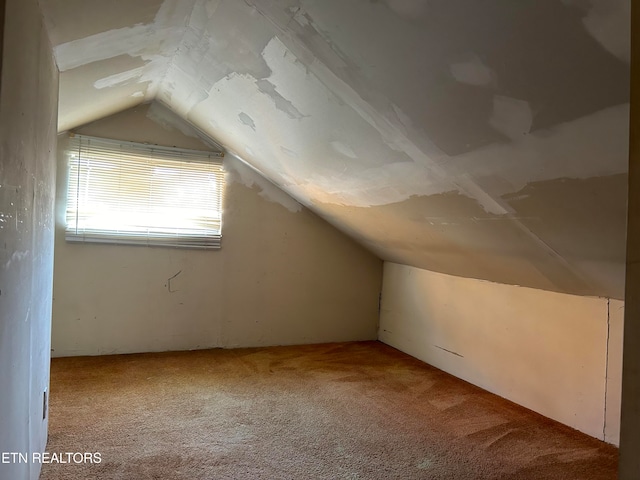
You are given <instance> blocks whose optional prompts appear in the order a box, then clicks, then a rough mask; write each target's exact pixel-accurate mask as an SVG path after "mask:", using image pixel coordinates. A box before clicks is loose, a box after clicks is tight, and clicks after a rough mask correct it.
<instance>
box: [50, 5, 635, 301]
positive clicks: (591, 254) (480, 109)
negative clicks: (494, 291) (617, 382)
mask: <svg viewBox="0 0 640 480" xmlns="http://www.w3.org/2000/svg"><path fill="white" fill-rule="evenodd" d="M41 4H42V8H43V11H44V14H45V19H46V23H47V25H48V29H49V33H50V36H51V39H52V42H53V44H54V47H55V55H56V59H57V62H58V66H59V68H60V71H61V77H60V117H59V128H60V130H61V131H64V130H68V129H73V128H75V127H78V126H80V125H82V124H85V123H87V122H90V121H93V120H96V119H99V118H102V117H105V116H108V115H111V114H113V113H116V112H119V111H122V110H124V109H127V108H129V107H132V106H135V105H137V104H140V103H143V102H149V101H152V100H157V101H159V102H161V103H162V104H164V105H165V106H167V107H168V108H169V109H171V110H172V111H173V112H175V113H176V114H178V115H179V116H180V117H182V118H183V119H184V120H187V121H188V122H189V123H190V124H192V125H193V126H195V127H196V128H198V129H199V130H200V131H202V132H203V133H204V134H206V135H208V136H209V137H211V138H213V139H215V140H216V141H217V142H218V143H220V144H222V145H223V146H224V147H225V148H226V149H227V150H229V151H230V152H232V153H234V154H236V155H237V156H239V157H240V158H242V159H243V160H244V161H246V162H247V163H249V164H250V165H252V166H253V167H254V168H256V169H257V170H259V171H260V172H262V173H263V174H264V175H265V176H266V177H267V178H268V179H270V180H271V181H272V182H274V183H276V184H277V185H279V186H280V187H281V188H283V189H284V190H285V191H287V192H289V193H290V194H291V195H293V196H294V197H295V198H297V199H298V200H299V201H301V202H302V203H304V204H305V205H307V206H309V207H310V208H312V209H313V210H314V211H316V212H317V213H319V214H320V215H322V216H323V217H325V218H327V219H328V220H329V221H330V222H332V223H333V224H334V225H336V226H337V227H338V228H340V229H342V230H343V231H345V232H347V233H348V234H350V235H352V236H353V237H354V238H356V239H357V240H358V241H359V242H361V243H363V244H364V245H365V246H367V247H368V248H370V249H371V250H372V251H374V252H375V253H377V254H378V255H379V256H381V257H382V258H383V259H386V260H391V261H396V262H400V263H405V264H410V265H414V266H417V267H421V268H427V269H431V270H436V271H441V272H445V273H451V274H455V275H463V276H470V277H475V278H483V279H488V280H494V281H500V282H505V283H511V284H519V285H527V286H532V287H537V288H544V289H549V290H555V291H562V292H570V293H578V294H588V295H603V296H613V297H617V298H621V297H622V296H623V285H624V255H625V252H624V250H625V248H624V243H625V216H626V173H627V147H628V111H629V107H628V99H629V87H628V84H629V48H630V47H629V16H630V15H629V9H630V0H544V1H540V0H518V1H517V2H516V1H512V0H486V1H483V2H478V1H477V0H348V1H345V0H164V1H162V0H111V1H109V2H104V1H102V0H41Z"/></svg>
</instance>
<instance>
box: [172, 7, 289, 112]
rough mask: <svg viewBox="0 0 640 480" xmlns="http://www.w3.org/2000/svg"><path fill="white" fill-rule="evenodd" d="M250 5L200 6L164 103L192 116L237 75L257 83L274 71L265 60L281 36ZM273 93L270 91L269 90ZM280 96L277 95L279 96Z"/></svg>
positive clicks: (182, 48) (185, 39) (266, 87)
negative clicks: (274, 40) (266, 52)
mask: <svg viewBox="0 0 640 480" xmlns="http://www.w3.org/2000/svg"><path fill="white" fill-rule="evenodd" d="M263 20H264V19H262V17H260V16H259V15H256V11H255V9H253V8H252V7H251V6H250V5H248V4H247V3H245V2H233V1H231V2H229V1H217V2H215V3H214V4H209V3H203V2H202V1H198V2H197V3H196V4H195V6H194V9H193V13H192V15H191V19H190V21H189V26H188V28H187V29H186V32H185V35H184V37H183V39H182V42H181V44H180V48H179V51H180V54H179V55H176V56H175V58H174V59H173V61H172V63H171V65H170V66H169V69H168V71H167V74H166V76H165V78H164V80H163V81H162V84H161V88H160V89H159V95H160V99H161V100H162V101H164V102H165V103H167V104H170V105H172V107H173V108H174V109H175V110H176V112H177V113H178V114H180V115H183V116H187V115H188V112H189V111H190V110H191V109H193V108H194V107H195V106H196V105H198V104H199V103H201V102H202V101H204V100H206V98H207V97H208V95H209V92H210V91H211V89H212V88H213V86H214V85H215V84H216V83H217V82H219V81H220V80H222V79H223V78H225V77H228V76H229V75H232V74H238V75H250V76H251V77H252V78H254V79H256V80H260V79H265V78H267V77H269V75H270V74H271V71H270V70H269V68H268V66H267V65H266V63H265V61H264V59H263V58H262V56H261V53H262V51H263V50H264V48H265V46H266V45H267V43H268V42H269V41H270V40H271V39H272V37H273V36H274V35H275V32H274V31H273V28H272V25H271V24H270V23H268V22H265V21H263ZM264 87H265V90H266V91H267V92H268V91H269V87H268V86H267V85H265V86H264ZM275 93H276V94H277V92H275Z"/></svg>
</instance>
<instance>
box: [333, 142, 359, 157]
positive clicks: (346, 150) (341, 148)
mask: <svg viewBox="0 0 640 480" xmlns="http://www.w3.org/2000/svg"><path fill="white" fill-rule="evenodd" d="M331 146H332V147H333V149H334V150H335V151H336V152H338V153H339V154H341V155H344V156H345V157H349V158H354V159H355V158H358V155H356V152H354V151H353V149H352V148H351V147H350V146H349V145H347V144H345V143H342V142H338V141H337V140H334V141H333V142H331Z"/></svg>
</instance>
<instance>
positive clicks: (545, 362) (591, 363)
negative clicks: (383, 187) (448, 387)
mask: <svg viewBox="0 0 640 480" xmlns="http://www.w3.org/2000/svg"><path fill="white" fill-rule="evenodd" d="M622 309H623V303H622V302H621V301H618V300H608V299H606V298H595V297H581V296H574V295H567V294H560V293H553V292H547V291H543V290H536V289H531V288H525V287H518V286H510V285H502V284H497V283H491V282H487V281H482V280H475V279H469V278H461V277H454V276H450V275H444V274H440V273H434V272H429V271H426V270H421V269H417V268H413V267H408V266H404V265H398V264H394V263H385V264H384V275H383V293H382V310H381V317H380V331H379V339H380V340H381V341H383V342H384V343H387V344H389V345H391V346H393V347H396V348H398V349H399V350H402V351H403V352H406V353H408V354H410V355H412V356H414V357H417V358H419V359H420V360H423V361H425V362H427V363H429V364H431V365H433V366H435V367H437V368H440V369H442V370H444V371H446V372H448V373H451V374H453V375H455V376H457V377H460V378H462V379H464V380H466V381H468V382H470V383H473V384H475V385H478V386H480V387H482V388H484V389H486V390H488V391H490V392H493V393H495V394H497V395H500V396H502V397H504V398H507V399H509V400H512V401H513V402H515V403H518V404H520V405H523V406H525V407H527V408H529V409H531V410H534V411H536V412H539V413H541V414H542V415H545V416H547V417H550V418H553V419H555V420H558V421H560V422H562V423H564V424H566V425H569V426H571V427H573V428H576V429H578V430H581V431H582V432H585V433H587V434H589V435H592V436H594V437H596V438H600V439H603V440H606V441H608V442H610V443H616V444H617V442H618V436H619V402H620V388H621V368H620V363H621V360H620V359H621V353H622ZM607 379H608V380H607ZM605 405H606V407H605ZM605 419H606V421H605Z"/></svg>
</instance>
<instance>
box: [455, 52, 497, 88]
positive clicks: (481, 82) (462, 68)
mask: <svg viewBox="0 0 640 480" xmlns="http://www.w3.org/2000/svg"><path fill="white" fill-rule="evenodd" d="M450 69H451V75H453V78H455V79H456V80H457V81H458V82H462V83H466V84H468V85H475V86H478V87H482V86H489V85H491V84H492V83H493V72H492V71H491V69H490V68H489V67H487V66H486V65H485V64H484V63H483V62H482V60H480V58H478V56H477V55H475V54H472V55H471V58H469V59H467V60H464V61H460V62H456V63H452V64H451V65H450Z"/></svg>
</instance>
